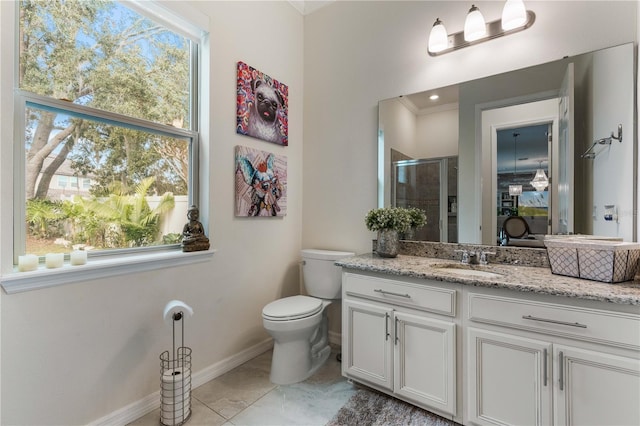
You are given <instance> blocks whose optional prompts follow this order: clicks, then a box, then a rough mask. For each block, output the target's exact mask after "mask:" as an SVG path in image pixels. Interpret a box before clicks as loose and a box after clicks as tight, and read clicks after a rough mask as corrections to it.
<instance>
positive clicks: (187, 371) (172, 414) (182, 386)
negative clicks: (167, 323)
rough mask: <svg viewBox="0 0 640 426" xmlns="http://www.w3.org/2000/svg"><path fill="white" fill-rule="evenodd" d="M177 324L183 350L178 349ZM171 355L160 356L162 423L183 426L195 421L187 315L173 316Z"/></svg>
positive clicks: (167, 352)
mask: <svg viewBox="0 0 640 426" xmlns="http://www.w3.org/2000/svg"><path fill="white" fill-rule="evenodd" d="M176 322H180V342H181V343H180V346H178V347H176ZM172 342H173V343H172V347H171V352H169V351H168V350H167V351H164V352H162V353H161V354H160V423H161V424H163V425H165V426H180V425H182V424H184V423H186V422H187V421H188V420H189V418H191V348H188V347H186V346H185V345H184V312H182V311H180V312H174V313H173V314H172Z"/></svg>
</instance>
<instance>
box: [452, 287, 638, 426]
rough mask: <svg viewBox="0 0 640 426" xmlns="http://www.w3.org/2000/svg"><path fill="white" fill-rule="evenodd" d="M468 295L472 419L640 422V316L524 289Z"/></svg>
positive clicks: (517, 422)
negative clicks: (549, 297) (554, 300)
mask: <svg viewBox="0 0 640 426" xmlns="http://www.w3.org/2000/svg"><path fill="white" fill-rule="evenodd" d="M465 296H466V297H465V306H464V311H465V322H464V333H465V342H464V347H465V351H464V352H465V364H464V369H465V378H466V382H465V385H464V387H465V389H466V394H465V398H464V400H465V404H464V405H465V407H466V408H465V411H466V412H465V423H468V424H477V425H496V424H501V425H503V424H508V425H521V424H526V425H578V426H583V425H616V426H623V425H638V424H640V403H639V401H640V352H639V351H640V316H638V315H637V314H635V313H634V312H625V310H624V309H623V310H621V311H620V310H619V311H615V310H613V308H614V307H615V306H611V305H612V304H606V303H600V304H595V305H596V306H597V307H596V308H595V309H594V308H593V306H594V304H590V307H583V306H581V305H587V304H588V303H586V302H585V303H583V304H580V303H577V304H576V303H573V304H561V303H549V302H548V301H546V300H547V299H545V301H541V300H540V298H536V297H535V296H532V295H527V294H526V293H518V292H500V291H493V290H484V291H483V290H479V289H473V291H471V290H469V291H465ZM562 299H563V298H559V302H562ZM600 308H611V309H600ZM627 311H631V310H628V309H627ZM635 311H637V310H635Z"/></svg>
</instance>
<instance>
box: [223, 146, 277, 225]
mask: <svg viewBox="0 0 640 426" xmlns="http://www.w3.org/2000/svg"><path fill="white" fill-rule="evenodd" d="M286 214H287V157H285V156H283V155H275V154H273V153H270V152H265V151H260V150H256V149H252V148H247V147H244V146H236V216H285V215H286Z"/></svg>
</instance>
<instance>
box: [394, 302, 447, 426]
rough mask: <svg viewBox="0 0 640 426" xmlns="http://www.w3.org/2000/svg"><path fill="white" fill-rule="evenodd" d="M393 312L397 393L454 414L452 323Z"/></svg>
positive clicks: (395, 386)
mask: <svg viewBox="0 0 640 426" xmlns="http://www.w3.org/2000/svg"><path fill="white" fill-rule="evenodd" d="M394 315H395V317H394V335H395V339H394V343H395V350H394V357H395V370H394V375H393V376H394V389H395V392H396V394H398V395H400V396H402V397H406V398H407V399H410V400H413V401H416V402H417V403H420V404H421V405H424V406H428V407H433V408H435V409H438V410H439V411H442V412H444V413H449V414H451V415H456V346H455V343H456V338H455V331H456V328H455V324H453V323H452V322H445V321H440V320H435V319H431V318H425V317H419V316H416V315H411V314H406V313H400V312H394Z"/></svg>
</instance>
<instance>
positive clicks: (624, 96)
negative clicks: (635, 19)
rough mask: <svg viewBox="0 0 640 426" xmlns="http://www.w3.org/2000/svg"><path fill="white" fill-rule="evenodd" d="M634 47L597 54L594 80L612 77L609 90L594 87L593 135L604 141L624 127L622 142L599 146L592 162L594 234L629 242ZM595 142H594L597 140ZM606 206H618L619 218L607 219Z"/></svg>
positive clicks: (631, 231) (595, 85) (631, 228)
mask: <svg viewBox="0 0 640 426" xmlns="http://www.w3.org/2000/svg"><path fill="white" fill-rule="evenodd" d="M632 69H633V47H632V46H620V47H618V48H617V49H614V50H607V51H604V52H599V53H598V54H597V55H594V59H593V68H592V73H593V74H592V79H593V80H592V81H598V80H600V79H603V78H606V76H610V75H612V74H613V73H614V72H615V73H616V75H618V76H619V77H618V78H616V79H609V80H610V81H609V84H608V85H607V88H606V90H605V89H604V88H602V87H601V86H600V85H597V84H591V90H592V92H593V95H592V96H593V98H592V105H591V108H592V109H593V117H594V120H593V123H591V126H592V128H591V129H590V130H591V131H592V134H593V136H594V138H595V139H600V138H604V137H607V136H609V135H611V133H612V132H613V133H615V134H616V135H617V132H618V124H620V125H622V130H623V134H622V143H620V142H618V141H615V140H614V141H612V142H611V145H608V146H597V147H596V148H595V149H594V151H595V152H596V153H597V155H596V157H595V158H594V159H593V160H591V161H592V167H593V207H594V209H595V212H596V214H595V217H594V218H593V233H594V234H595V235H605V236H609V237H621V238H623V239H624V240H625V241H632V239H633V223H632V222H633V198H632V197H629V193H628V189H627V187H625V186H623V185H620V182H625V183H629V182H633V179H634V173H633V167H634V160H633V153H634V144H633V121H634V120H633V118H634V117H633V97H634V96H633V93H632V92H631V91H629V89H628V88H629V87H630V85H631V82H632V81H633V78H634V76H633V74H632ZM627 136H628V137H627ZM595 139H594V140H595ZM605 205H614V206H615V209H616V212H617V215H618V219H617V220H613V221H605V220H604V211H605Z"/></svg>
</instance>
